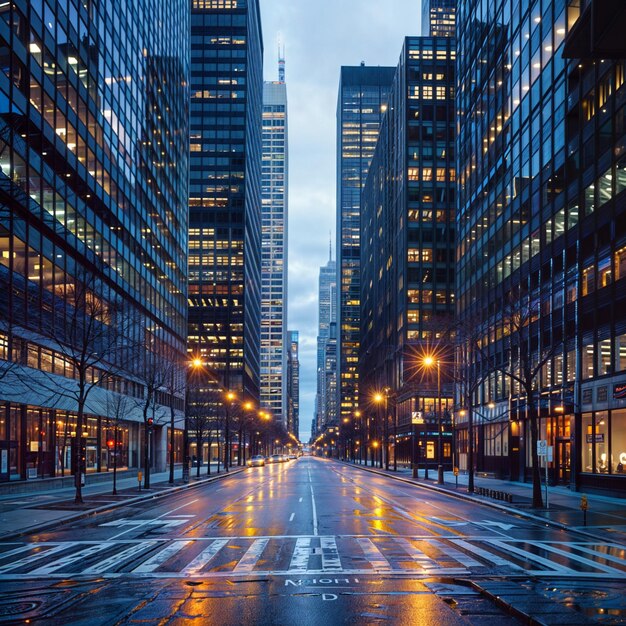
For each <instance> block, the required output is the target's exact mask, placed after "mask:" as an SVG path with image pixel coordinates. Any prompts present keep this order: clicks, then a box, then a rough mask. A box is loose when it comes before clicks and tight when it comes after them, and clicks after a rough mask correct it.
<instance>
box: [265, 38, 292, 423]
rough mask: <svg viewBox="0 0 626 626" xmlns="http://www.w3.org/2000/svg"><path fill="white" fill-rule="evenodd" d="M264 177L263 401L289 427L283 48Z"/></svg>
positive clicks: (271, 92) (271, 102)
mask: <svg viewBox="0 0 626 626" xmlns="http://www.w3.org/2000/svg"><path fill="white" fill-rule="evenodd" d="M262 154H263V156H262V179H261V194H262V196H261V247H262V253H261V350H260V365H261V367H260V402H261V406H262V407H263V408H264V409H267V410H269V411H271V413H272V415H273V417H274V419H275V420H276V421H280V422H282V423H283V425H284V426H285V427H286V428H288V429H289V420H288V419H287V413H288V411H287V407H288V398H287V352H288V348H287V216H288V208H287V207H288V202H287V196H288V134H287V85H286V84H285V54H284V47H283V49H282V51H281V46H280V44H279V48H278V80H277V81H266V82H265V83H264V84H263V152H262Z"/></svg>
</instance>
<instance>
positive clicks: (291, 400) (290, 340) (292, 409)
mask: <svg viewBox="0 0 626 626" xmlns="http://www.w3.org/2000/svg"><path fill="white" fill-rule="evenodd" d="M287 348H288V352H287V431H288V432H290V433H292V434H293V435H294V436H295V437H296V439H299V437H300V357H299V351H300V333H299V332H298V331H297V330H288V331H287Z"/></svg>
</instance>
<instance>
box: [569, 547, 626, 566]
mask: <svg viewBox="0 0 626 626" xmlns="http://www.w3.org/2000/svg"><path fill="white" fill-rule="evenodd" d="M590 545H596V544H590ZM600 546H601V547H603V548H605V547H615V548H617V549H619V550H623V549H624V548H623V547H622V546H609V545H605V544H600V545H599V546H598V547H600ZM572 547H573V548H574V549H575V550H578V551H579V552H586V553H587V554H592V555H594V556H597V557H598V558H600V559H604V560H606V561H612V562H613V563H617V564H618V565H621V566H623V567H626V561H624V559H620V558H619V557H618V556H613V555H612V554H606V553H605V552H600V551H599V550H592V549H590V548H587V547H586V545H582V544H580V543H576V544H573V545H572Z"/></svg>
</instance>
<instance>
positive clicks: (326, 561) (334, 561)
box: [320, 537, 341, 572]
mask: <svg viewBox="0 0 626 626" xmlns="http://www.w3.org/2000/svg"><path fill="white" fill-rule="evenodd" d="M320 546H321V548H322V569H323V570H324V571H325V572H336V571H339V570H341V559H340V558H339V550H338V549H337V542H336V541H335V538H334V537H320Z"/></svg>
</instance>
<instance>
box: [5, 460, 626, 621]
mask: <svg viewBox="0 0 626 626" xmlns="http://www.w3.org/2000/svg"><path fill="white" fill-rule="evenodd" d="M624 575H626V548H625V547H624V546H620V545H619V544H617V543H613V542H611V541H610V540H608V541H606V542H593V541H590V540H588V539H581V537H580V536H576V535H573V534H570V533H567V532H565V531H561V530H555V529H552V528H549V527H546V526H544V525H539V524H535V523H533V522H530V521H528V520H524V519H522V518H519V517H516V516H512V515H509V514H507V513H504V512H500V511H497V510H494V509H491V508H488V507H482V506H479V505H476V504H474V503H469V502H464V501H461V500H458V499H454V498H450V497H449V496H446V495H443V494H437V493H434V492H432V491H427V490H423V489H420V488H417V487H415V486H412V485H408V484H405V483H401V482H398V481H394V480H393V479H390V478H387V477H383V476H377V475H374V474H371V473H367V472H364V471H362V470H360V469H358V468H354V467H351V466H350V465H347V464H341V463H337V462H332V461H326V460H322V459H315V458H310V457H304V458H301V459H299V460H298V461H292V462H290V463H288V464H278V465H269V466H266V467H264V468H250V469H248V470H246V471H245V472H243V473H240V474H237V475H234V476H231V477H228V478H225V479H223V480H220V481H217V482H215V483H212V484H207V485H205V486H202V487H198V488H195V489H190V490H185V491H184V492H179V493H176V494H172V495H171V496H168V497H167V498H163V499H160V500H156V501H154V502H143V503H140V504H136V505H134V506H128V507H124V508H120V509H116V510H114V511H112V512H111V513H108V514H106V515H99V516H97V517H91V518H87V519H83V520H81V521H79V522H76V523H73V524H68V525H66V526H62V527H60V528H59V530H58V531H55V532H47V533H42V534H40V535H37V536H32V537H27V538H25V539H21V540H15V541H11V542H3V543H1V544H0V624H2V623H24V622H25V620H30V623H42V624H43V623H45V624H89V626H96V625H99V624H103V625H104V624H106V625H108V624H184V623H197V624H298V625H306V624H370V623H371V624H378V623H390V624H468V623H471V624H484V625H487V624H495V623H497V624H499V625H504V624H508V623H518V622H517V621H516V620H515V618H514V617H512V616H509V615H508V614H507V613H506V612H505V611H504V610H503V609H502V608H499V607H497V606H496V605H495V604H493V603H492V602H490V601H489V600H488V599H486V598H484V597H483V596H481V595H480V594H479V593H478V592H477V591H476V590H474V589H472V588H471V587H470V586H469V582H468V581H478V582H480V581H519V583H520V584H523V585H524V586H525V587H524V589H528V597H529V599H530V600H529V602H530V601H531V600H532V593H534V592H535V590H536V592H537V593H541V595H542V597H545V596H546V595H550V594H552V597H553V598H554V600H556V601H558V602H562V603H565V604H569V605H570V606H574V607H575V608H577V609H578V614H579V615H581V616H584V619H585V620H588V622H589V623H593V621H595V620H598V621H600V622H602V623H625V622H624V621H621V620H623V619H625V618H624V615H626V611H624V610H623V609H626V605H624V606H622V602H623V600H620V598H622V597H623V594H621V593H619V592H617V593H613V594H612V595H610V597H611V602H612V603H613V604H612V605H611V607H610V608H612V614H611V613H607V612H605V611H604V608H606V607H607V606H608V605H606V600H603V599H602V595H601V594H599V593H598V591H599V590H601V589H602V590H605V591H606V590H608V591H609V592H610V591H611V590H613V589H618V590H619V588H620V585H622V580H623V577H624ZM559 589H562V590H563V592H562V593H558V590H559ZM572 597H574V600H572ZM603 602H604V604H603ZM603 607H604V608H603ZM563 623H566V622H563Z"/></svg>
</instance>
